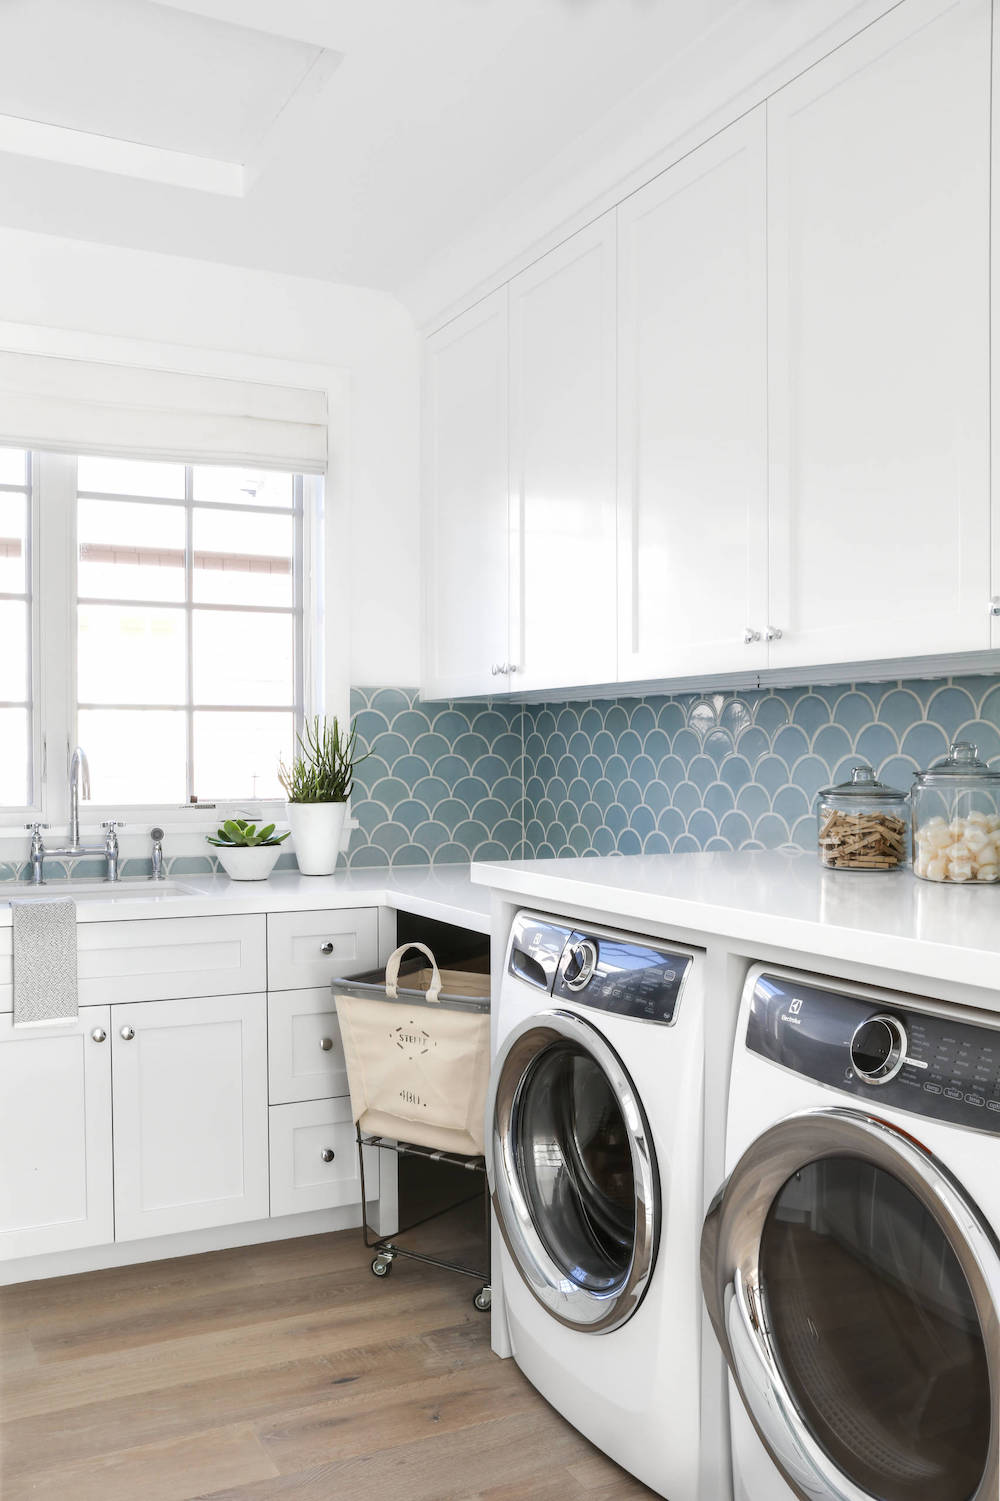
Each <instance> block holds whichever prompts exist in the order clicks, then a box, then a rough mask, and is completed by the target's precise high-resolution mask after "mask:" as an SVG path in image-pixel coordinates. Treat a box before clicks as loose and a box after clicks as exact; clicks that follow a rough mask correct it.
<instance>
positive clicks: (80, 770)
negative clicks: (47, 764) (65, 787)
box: [69, 745, 90, 849]
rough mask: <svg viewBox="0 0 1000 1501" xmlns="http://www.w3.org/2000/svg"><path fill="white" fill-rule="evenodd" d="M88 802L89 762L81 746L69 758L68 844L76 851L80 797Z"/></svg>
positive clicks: (78, 832)
mask: <svg viewBox="0 0 1000 1501" xmlns="http://www.w3.org/2000/svg"><path fill="white" fill-rule="evenodd" d="M81 782H82V786H81ZM81 793H82V795H83V796H84V797H85V798H86V799H87V801H88V802H89V801H90V762H89V761H88V760H87V755H86V752H85V751H84V750H83V748H82V747H81V746H79V745H78V746H77V748H76V750H75V751H74V752H73V754H72V755H71V756H70V758H69V842H70V844H71V845H72V846H73V848H74V849H76V848H77V847H78V846H79V843H80V796H81Z"/></svg>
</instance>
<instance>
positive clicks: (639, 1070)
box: [487, 912, 704, 1501]
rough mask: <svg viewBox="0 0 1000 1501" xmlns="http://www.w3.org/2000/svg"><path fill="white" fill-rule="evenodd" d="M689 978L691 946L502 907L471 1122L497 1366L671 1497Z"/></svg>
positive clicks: (684, 1259)
mask: <svg viewBox="0 0 1000 1501" xmlns="http://www.w3.org/2000/svg"><path fill="white" fill-rule="evenodd" d="M700 987H701V967H700V962H699V958H698V956H697V955H696V954H695V953H694V952H693V951H691V950H684V949H682V948H678V947H675V946H674V945H672V944H666V943H661V942H659V941H658V940H654V939H646V938H639V937H636V936H635V935H632V934H628V933H619V932H611V931H608V930H606V929H603V928H600V927H590V926H588V927H586V928H585V929H583V928H578V927H576V926H574V924H573V923H572V922H569V921H561V920H559V919H558V918H551V917H545V916H540V915H538V914H536V913H530V912H520V913H518V914H517V916H516V918H515V920H514V923H513V926H512V930H511V935H510V941H509V944H508V948H507V954H506V962H505V970H504V982H503V985H502V988H501V992H500V997H499V1006H498V1012H499V1014H498V1027H497V1042H496V1054H495V1061H494V1067H493V1072H492V1078H491V1083H490V1096H489V1106H488V1113H487V1128H488V1145H487V1153H488V1157H487V1161H488V1169H489V1178H490V1189H491V1193H492V1196H493V1205H494V1209H495V1211H496V1216H497V1220H498V1223H499V1227H500V1230H501V1233H502V1237H503V1250H502V1253H501V1255H502V1266H501V1279H502V1284H503V1305H504V1309H505V1316H506V1321H507V1327H508V1332H509V1337H510V1343H511V1347H512V1350H513V1355H514V1358H515V1360H516V1361H517V1363H518V1365H519V1366H520V1367H521V1369H522V1370H523V1371H524V1373H525V1375H526V1376H527V1377H528V1379H529V1380H530V1381H531V1382H532V1383H533V1384H534V1385H535V1386H536V1387H537V1389H538V1390H539V1391H540V1392H541V1393H542V1395H543V1396H544V1397H545V1398H546V1399H547V1400H548V1401H549V1402H550V1403H551V1404H552V1406H553V1407H555V1408H556V1409H557V1410H558V1411H559V1412H560V1413H562V1414H563V1416H564V1417H566V1418H567V1419H568V1420H569V1421H570V1422H571V1423H573V1424H574V1425H575V1426H576V1427H577V1428H578V1429H579V1430H580V1431H581V1432H582V1433H583V1434H585V1435H586V1436H587V1438H589V1439H590V1440H591V1441H592V1442H593V1443H594V1444H596V1445H597V1446H598V1447H599V1448H600V1449H602V1450H603V1451H604V1452H605V1453H606V1454H608V1455H610V1457H611V1458H613V1459H614V1460H616V1461H617V1462H618V1464H620V1465H622V1466H623V1467H624V1468H625V1469H627V1470H630V1471H631V1472H632V1473H633V1474H634V1475H636V1476H637V1477H638V1478H639V1479H641V1480H642V1481H644V1482H645V1483H646V1484H647V1485H649V1486H651V1487H652V1488H653V1490H655V1491H657V1492H658V1493H659V1494H660V1495H663V1496H667V1497H669V1498H670V1501H696V1497H697V1495H698V1463H699V1435H700V1421H699V1410H700V1373H701V1360H700V1353H701V1339H702V1315H701V1299H700V1293H699V1274H698V1246H699V1233H700V1228H701V1215H702V1206H703V1204H704V1198H703V1179H702V1079H703V1060H702V1035H703V1031H702V1029H703V1015H702V997H701V994H700Z"/></svg>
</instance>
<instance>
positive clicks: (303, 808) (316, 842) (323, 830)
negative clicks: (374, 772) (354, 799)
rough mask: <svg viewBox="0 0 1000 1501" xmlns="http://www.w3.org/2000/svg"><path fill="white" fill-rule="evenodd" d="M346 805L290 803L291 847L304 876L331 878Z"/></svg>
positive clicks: (338, 849) (342, 831) (342, 830)
mask: <svg viewBox="0 0 1000 1501" xmlns="http://www.w3.org/2000/svg"><path fill="white" fill-rule="evenodd" d="M346 815H347V804H346V803H289V804H288V823H289V826H290V828H291V830H292V848H293V849H294V850H295V858H296V859H297V860H298V862H299V870H300V871H301V872H302V874H303V875H304V876H332V875H333V872H334V870H335V869H336V867H337V856H338V854H339V853H340V842H341V839H342V837H343V833H344V818H345V817H346Z"/></svg>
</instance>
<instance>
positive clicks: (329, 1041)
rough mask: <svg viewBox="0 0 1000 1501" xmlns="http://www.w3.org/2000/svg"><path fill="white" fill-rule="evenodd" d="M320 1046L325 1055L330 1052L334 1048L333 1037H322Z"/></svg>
mask: <svg viewBox="0 0 1000 1501" xmlns="http://www.w3.org/2000/svg"><path fill="white" fill-rule="evenodd" d="M319 1045H320V1047H321V1048H322V1050H323V1052H324V1053H328V1052H329V1051H330V1049H331V1048H332V1047H333V1038H332V1037H321V1038H320V1040H319Z"/></svg>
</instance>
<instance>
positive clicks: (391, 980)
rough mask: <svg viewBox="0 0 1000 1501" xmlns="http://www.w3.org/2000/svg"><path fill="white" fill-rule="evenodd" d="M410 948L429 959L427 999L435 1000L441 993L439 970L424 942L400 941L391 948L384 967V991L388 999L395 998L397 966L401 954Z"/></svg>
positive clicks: (397, 975)
mask: <svg viewBox="0 0 1000 1501" xmlns="http://www.w3.org/2000/svg"><path fill="white" fill-rule="evenodd" d="M410 949H419V950H420V952H421V953H422V954H424V955H426V957H427V958H428V959H429V960H430V961H431V983H430V985H428V987H427V999H428V1000H429V1001H436V1000H437V999H438V997H439V996H440V994H441V971H440V970H439V969H438V967H437V960H436V959H435V958H434V955H433V954H432V953H431V951H430V949H429V948H428V947H427V945H426V944H425V943H401V944H400V945H399V948H398V949H394V950H393V952H392V953H391V954H390V955H389V962H388V964H387V965H386V967H385V993H386V995H387V996H388V997H389V999H390V1001H394V1000H395V999H396V985H397V983H398V981H399V966H400V963H401V962H402V958H403V955H404V954H406V953H408V952H409V950H410Z"/></svg>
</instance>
